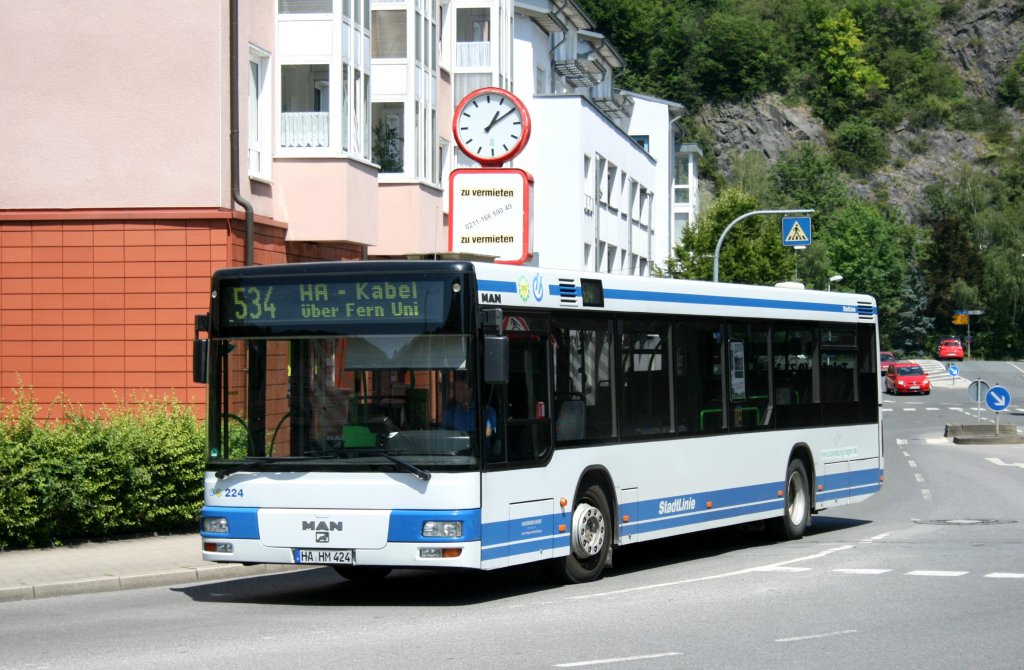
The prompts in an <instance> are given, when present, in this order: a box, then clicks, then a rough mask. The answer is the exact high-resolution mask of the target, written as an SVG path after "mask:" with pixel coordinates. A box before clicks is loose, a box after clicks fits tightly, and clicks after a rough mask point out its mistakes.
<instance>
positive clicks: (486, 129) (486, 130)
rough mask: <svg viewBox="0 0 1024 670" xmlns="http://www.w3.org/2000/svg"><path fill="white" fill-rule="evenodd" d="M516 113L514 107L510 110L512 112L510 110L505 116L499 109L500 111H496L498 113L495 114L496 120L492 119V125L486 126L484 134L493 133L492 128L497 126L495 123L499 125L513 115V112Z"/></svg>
mask: <svg viewBox="0 0 1024 670" xmlns="http://www.w3.org/2000/svg"><path fill="white" fill-rule="evenodd" d="M514 111H516V108H515V107H513V108H512V109H510V110H508V111H507V112H505V113H504V114H502V113H501V110H500V109H499V110H498V111H496V112H495V113H494V118H493V119H491V122H490V123H488V124H487V125H486V126H484V132H485V133H489V132H491V128H492V127H493V126H494V124H495V123H497V122H498V121H501V120H502V119H504V118H505V117H506V116H508V115H509V114H511V113H512V112H514Z"/></svg>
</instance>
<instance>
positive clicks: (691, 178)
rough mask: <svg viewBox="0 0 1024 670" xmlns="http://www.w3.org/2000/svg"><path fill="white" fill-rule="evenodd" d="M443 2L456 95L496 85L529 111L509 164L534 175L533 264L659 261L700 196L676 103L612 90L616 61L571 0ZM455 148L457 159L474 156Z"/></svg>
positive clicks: (600, 265)
mask: <svg viewBox="0 0 1024 670" xmlns="http://www.w3.org/2000/svg"><path fill="white" fill-rule="evenodd" d="M442 12H445V13H446V14H447V15H448V16H449V20H448V21H447V22H445V21H442V23H443V25H444V26H445V28H444V29H443V30H442V50H444V47H445V46H446V45H450V46H453V47H454V49H453V53H454V54H455V58H454V59H453V60H452V61H451V73H452V81H453V104H457V103H458V101H459V100H461V98H462V97H463V96H464V95H466V94H467V93H469V92H470V91H472V90H475V89H477V88H480V87H483V86H499V87H502V88H507V89H509V90H511V91H512V92H513V93H515V94H516V96H518V97H519V98H520V99H521V100H522V101H523V102H524V103H525V105H526V107H527V108H528V110H529V111H530V114H531V117H532V120H533V134H532V137H531V140H530V142H529V144H528V145H527V147H526V149H525V150H524V151H523V153H522V154H520V155H519V156H518V157H516V158H515V159H514V160H513V161H512V162H511V163H510V165H509V167H517V168H521V169H523V170H526V171H527V172H529V173H530V174H531V175H532V176H533V178H534V189H535V190H534V205H533V211H534V227H533V231H534V238H533V249H534V255H533V257H532V258H531V259H530V260H529V261H528V263H529V264H530V265H538V266H544V267H563V268H577V269H592V270H598V271H605V272H615V273H626V274H650V271H651V265H652V264H662V263H664V261H665V259H666V258H667V257H668V256H669V254H670V253H671V249H672V245H673V244H674V243H675V241H677V240H678V238H679V234H680V233H681V231H682V226H683V225H686V223H687V222H688V221H690V220H692V219H693V217H694V216H695V214H696V209H697V202H698V199H697V177H696V157H697V155H699V153H700V149H699V148H698V147H696V146H695V145H692V144H691V145H687V144H684V143H683V142H682V131H681V126H680V125H679V123H678V121H679V119H680V118H681V116H682V114H683V113H684V111H685V110H684V109H683V107H682V106H681V105H679V104H677V103H672V102H669V101H664V100H659V99H657V98H653V97H650V96H641V95H637V94H633V93H628V92H625V91H620V90H618V89H616V88H615V85H614V72H615V71H616V70H617V69H619V68H621V67H622V65H623V62H622V59H621V57H620V56H619V54H618V53H617V52H616V50H615V49H614V47H613V45H612V44H611V43H610V42H609V41H608V40H607V39H606V38H605V37H604V36H603V35H601V34H599V33H597V32H595V31H594V28H595V26H594V25H593V23H592V21H591V19H589V18H588V17H587V16H586V14H585V13H584V12H583V11H582V10H581V9H580V8H579V6H578V5H577V4H575V3H574V2H573V1H572V0H566V1H565V2H550V1H548V0H515V2H513V1H512V0H489V1H488V0H483V1H481V0H452V1H451V2H450V4H449V5H448V6H447V8H443V9H442ZM452 15H454V21H452V20H451V16H452ZM509 30H510V31H511V36H512V39H511V40H510V39H509ZM452 146H454V145H452ZM453 151H454V152H455V154H456V155H455V157H454V160H453V161H452V164H453V165H455V166H458V167H467V166H471V165H474V163H473V162H472V161H470V160H469V159H468V158H467V157H466V156H463V155H461V153H460V152H459V151H458V150H457V149H453Z"/></svg>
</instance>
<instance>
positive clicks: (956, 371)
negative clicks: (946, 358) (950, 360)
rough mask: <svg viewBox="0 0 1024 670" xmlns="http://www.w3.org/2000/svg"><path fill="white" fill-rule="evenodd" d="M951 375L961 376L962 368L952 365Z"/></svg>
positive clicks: (950, 367) (950, 368)
mask: <svg viewBox="0 0 1024 670" xmlns="http://www.w3.org/2000/svg"><path fill="white" fill-rule="evenodd" d="M949 376H950V377H959V376H960V368H958V367H957V366H955V365H950V366H949Z"/></svg>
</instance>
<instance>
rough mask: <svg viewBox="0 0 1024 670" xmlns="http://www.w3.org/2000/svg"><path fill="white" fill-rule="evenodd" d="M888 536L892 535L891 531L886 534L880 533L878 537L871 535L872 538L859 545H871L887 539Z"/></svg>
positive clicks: (862, 541)
mask: <svg viewBox="0 0 1024 670" xmlns="http://www.w3.org/2000/svg"><path fill="white" fill-rule="evenodd" d="M890 535H892V531H889V532H888V533H880V534H878V535H873V536H871V537H869V538H868V539H866V540H861V544H870V543H872V542H874V541H876V540H884V539H885V538H887V537H889V536H890Z"/></svg>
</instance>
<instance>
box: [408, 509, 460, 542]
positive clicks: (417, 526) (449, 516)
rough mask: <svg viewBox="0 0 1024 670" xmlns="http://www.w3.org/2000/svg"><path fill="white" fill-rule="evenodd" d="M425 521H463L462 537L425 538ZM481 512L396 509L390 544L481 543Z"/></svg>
mask: <svg viewBox="0 0 1024 670" xmlns="http://www.w3.org/2000/svg"><path fill="white" fill-rule="evenodd" d="M425 521H462V536H461V537H423V522H425ZM479 541H480V510H478V509H456V510H419V509H396V510H392V512H391V521H390V522H389V523H388V542H479Z"/></svg>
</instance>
